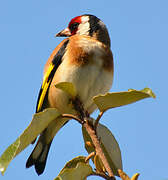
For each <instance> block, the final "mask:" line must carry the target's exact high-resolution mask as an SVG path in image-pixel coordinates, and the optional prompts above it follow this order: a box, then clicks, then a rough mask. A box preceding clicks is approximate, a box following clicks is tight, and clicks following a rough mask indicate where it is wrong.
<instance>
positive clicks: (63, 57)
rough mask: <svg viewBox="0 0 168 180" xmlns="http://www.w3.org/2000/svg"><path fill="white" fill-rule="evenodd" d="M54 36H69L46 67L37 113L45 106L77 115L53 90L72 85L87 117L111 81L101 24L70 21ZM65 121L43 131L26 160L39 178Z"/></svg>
mask: <svg viewBox="0 0 168 180" xmlns="http://www.w3.org/2000/svg"><path fill="white" fill-rule="evenodd" d="M57 36H68V38H67V39H64V40H63V41H62V42H61V43H60V44H59V45H58V46H57V47H56V48H55V49H54V51H53V53H52V54H51V56H50V57H49V59H48V61H47V63H46V65H45V68H44V78H43V84H42V87H41V90H40V93H39V98H38V101H37V108H36V112H40V111H42V110H44V109H45V108H47V107H54V108H57V109H58V110H59V111H60V112H61V113H72V114H76V111H75V110H74V108H73V105H72V104H71V103H69V102H70V97H69V96H68V95H67V94H66V93H65V92H63V91H62V90H60V89H57V88H55V84H57V83H59V82H71V83H73V85H74V86H75V88H76V90H77V95H78V97H79V99H80V101H81V102H82V104H83V107H84V109H85V111H87V112H88V113H89V114H90V113H92V112H93V111H94V110H95V109H96V105H95V104H94V103H93V100H92V98H93V97H94V96H96V95H98V94H104V93H106V92H108V91H109V89H110V87H111V85H112V81H113V55H112V52H111V50H110V38H109V34H108V31H107V28H106V26H105V25H104V23H103V22H102V21H101V20H100V19H98V18H97V17H96V16H93V15H82V16H78V17H76V18H73V19H72V20H71V21H70V23H69V25H68V28H66V29H65V30H63V31H61V32H59V33H58V34H57ZM67 121H68V119H60V118H57V119H55V120H54V121H53V122H51V123H50V124H49V126H48V127H47V128H46V129H45V130H44V131H43V132H42V134H41V135H40V137H39V139H38V142H37V144H36V146H35V148H34V150H33V152H32V153H31V155H30V157H29V158H28V160H27V163H26V167H27V168H28V167H31V166H33V165H34V166H35V169H36V172H37V174H38V175H40V174H42V173H43V171H44V168H45V164H46V160H47V155H48V152H49V148H50V145H51V142H52V140H53V138H54V136H55V134H56V133H57V132H58V130H59V129H60V128H61V127H62V126H63V125H64V124H65V123H66V122H67Z"/></svg>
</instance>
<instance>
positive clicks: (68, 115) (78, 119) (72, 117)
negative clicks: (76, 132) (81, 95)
mask: <svg viewBox="0 0 168 180" xmlns="http://www.w3.org/2000/svg"><path fill="white" fill-rule="evenodd" d="M61 117H62V118H70V119H74V120H76V121H78V122H79V123H80V124H83V121H82V120H81V119H80V118H78V117H77V116H74V115H72V114H62V115H61Z"/></svg>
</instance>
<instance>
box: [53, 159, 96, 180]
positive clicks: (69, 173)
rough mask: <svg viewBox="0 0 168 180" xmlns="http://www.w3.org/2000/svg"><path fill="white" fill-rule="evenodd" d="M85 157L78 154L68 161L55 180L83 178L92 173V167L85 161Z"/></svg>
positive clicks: (81, 179)
mask: <svg viewBox="0 0 168 180" xmlns="http://www.w3.org/2000/svg"><path fill="white" fill-rule="evenodd" d="M85 158H86V157H83V156H79V157H76V158H74V159H72V160H71V161H69V162H68V163H67V164H66V165H65V167H64V168H63V169H62V170H61V172H60V173H59V175H58V176H57V177H56V178H55V180H85V179H86V177H87V176H89V175H90V174H92V173H93V170H92V167H91V166H90V165H89V164H88V163H86V162H85Z"/></svg>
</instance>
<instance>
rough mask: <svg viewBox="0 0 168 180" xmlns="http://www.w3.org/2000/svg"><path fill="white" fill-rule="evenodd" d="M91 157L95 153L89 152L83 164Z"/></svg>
mask: <svg viewBox="0 0 168 180" xmlns="http://www.w3.org/2000/svg"><path fill="white" fill-rule="evenodd" d="M93 156H95V152H91V153H90V154H89V155H88V156H87V157H86V159H85V162H88V161H89V159H91V158H92V157H93Z"/></svg>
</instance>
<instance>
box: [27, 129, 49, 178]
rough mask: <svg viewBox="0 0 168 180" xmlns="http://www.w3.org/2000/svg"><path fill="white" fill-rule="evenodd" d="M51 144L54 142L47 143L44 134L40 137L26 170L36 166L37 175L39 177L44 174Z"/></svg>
mask: <svg viewBox="0 0 168 180" xmlns="http://www.w3.org/2000/svg"><path fill="white" fill-rule="evenodd" d="M51 143H52V141H51V142H50V143H49V144H47V143H46V141H45V137H44V135H43V133H42V134H41V136H40V137H39V140H38V142H37V144H36V146H35V148H34V149H33V151H32V153H31V154H30V156H29V158H28V160H27V162H26V168H29V167H31V166H34V167H35V170H36V172H37V174H38V175H40V174H42V173H43V171H44V169H45V165H46V161H47V156H48V152H49V149H50V146H51Z"/></svg>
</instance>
